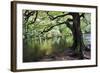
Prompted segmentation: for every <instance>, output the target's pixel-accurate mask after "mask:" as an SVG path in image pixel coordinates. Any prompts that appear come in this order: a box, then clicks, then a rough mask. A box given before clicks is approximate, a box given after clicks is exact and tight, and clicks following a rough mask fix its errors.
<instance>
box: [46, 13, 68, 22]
mask: <svg viewBox="0 0 100 73" xmlns="http://www.w3.org/2000/svg"><path fill="white" fill-rule="evenodd" d="M46 14H47V15H48V16H49V18H50V20H55V19H57V18H59V17H64V16H66V15H69V13H67V14H63V15H58V16H55V17H54V16H52V15H50V14H49V12H46Z"/></svg>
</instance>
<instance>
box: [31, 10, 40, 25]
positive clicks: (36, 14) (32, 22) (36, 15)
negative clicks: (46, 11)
mask: <svg viewBox="0 0 100 73" xmlns="http://www.w3.org/2000/svg"><path fill="white" fill-rule="evenodd" d="M37 17H38V11H36V12H35V18H34V20H33V21H31V22H30V24H34V23H35V21H36V19H37Z"/></svg>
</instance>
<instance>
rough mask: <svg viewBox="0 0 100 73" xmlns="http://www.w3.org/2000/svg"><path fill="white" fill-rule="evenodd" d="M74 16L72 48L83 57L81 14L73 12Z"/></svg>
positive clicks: (80, 57)
mask: <svg viewBox="0 0 100 73" xmlns="http://www.w3.org/2000/svg"><path fill="white" fill-rule="evenodd" d="M72 16H73V30H72V34H73V46H72V49H73V50H74V52H75V53H76V54H77V55H78V56H79V59H83V58H84V56H83V48H84V47H83V36H82V32H81V28H80V16H79V13H72Z"/></svg>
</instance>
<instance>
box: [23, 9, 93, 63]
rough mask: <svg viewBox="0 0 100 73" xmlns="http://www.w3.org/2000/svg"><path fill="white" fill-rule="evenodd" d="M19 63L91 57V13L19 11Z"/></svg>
mask: <svg viewBox="0 0 100 73" xmlns="http://www.w3.org/2000/svg"><path fill="white" fill-rule="evenodd" d="M22 14H23V62H34V61H35V62H38V61H55V60H83V59H90V58H91V44H90V43H91V14H90V13H78V12H67V11H66V12H62V11H42V10H41V11H40V10H23V11H22Z"/></svg>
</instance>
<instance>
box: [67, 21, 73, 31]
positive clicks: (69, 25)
mask: <svg viewBox="0 0 100 73" xmlns="http://www.w3.org/2000/svg"><path fill="white" fill-rule="evenodd" d="M70 21H73V20H72V19H67V20H66V26H67V27H68V28H70V29H71V30H73V25H72V24H70Z"/></svg>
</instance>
